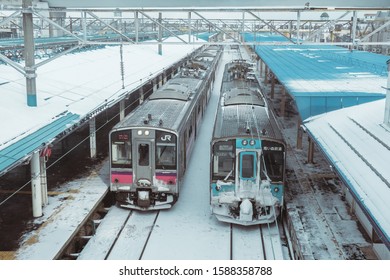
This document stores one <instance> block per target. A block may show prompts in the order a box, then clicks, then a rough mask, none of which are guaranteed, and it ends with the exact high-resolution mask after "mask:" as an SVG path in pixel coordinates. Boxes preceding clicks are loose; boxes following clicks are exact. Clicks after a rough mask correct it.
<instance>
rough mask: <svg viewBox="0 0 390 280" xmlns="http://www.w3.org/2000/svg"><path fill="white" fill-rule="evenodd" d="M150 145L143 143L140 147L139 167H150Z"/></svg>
mask: <svg viewBox="0 0 390 280" xmlns="http://www.w3.org/2000/svg"><path fill="white" fill-rule="evenodd" d="M149 154H150V153H149V144H146V143H141V144H139V145H138V165H140V166H148V165H149V157H150V156H149Z"/></svg>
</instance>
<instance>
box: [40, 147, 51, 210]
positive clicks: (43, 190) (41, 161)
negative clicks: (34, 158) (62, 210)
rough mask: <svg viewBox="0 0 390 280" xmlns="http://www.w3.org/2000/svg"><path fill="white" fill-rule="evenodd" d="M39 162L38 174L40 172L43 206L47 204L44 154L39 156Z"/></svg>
mask: <svg viewBox="0 0 390 280" xmlns="http://www.w3.org/2000/svg"><path fill="white" fill-rule="evenodd" d="M39 163H40V171H41V172H40V174H41V190H42V192H41V193H42V205H43V206H45V205H47V204H49V199H48V196H47V174H46V156H45V155H42V156H40V157H39Z"/></svg>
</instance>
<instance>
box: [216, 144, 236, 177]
mask: <svg viewBox="0 0 390 280" xmlns="http://www.w3.org/2000/svg"><path fill="white" fill-rule="evenodd" d="M234 161H235V157H234V145H233V142H232V141H223V142H217V143H215V144H214V146H213V163H212V164H213V165H212V169H213V173H212V174H213V179H214V180H218V179H225V180H227V179H229V178H234V176H235V173H234Z"/></svg>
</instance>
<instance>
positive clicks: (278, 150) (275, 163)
mask: <svg viewBox="0 0 390 280" xmlns="http://www.w3.org/2000/svg"><path fill="white" fill-rule="evenodd" d="M262 164H263V167H262V173H265V174H267V175H268V177H269V178H270V179H271V180H272V181H283V170H284V148H283V146H282V145H281V144H278V143H272V142H270V143H268V144H267V143H266V144H265V145H263V160H262ZM265 174H264V175H265ZM265 177H266V176H265Z"/></svg>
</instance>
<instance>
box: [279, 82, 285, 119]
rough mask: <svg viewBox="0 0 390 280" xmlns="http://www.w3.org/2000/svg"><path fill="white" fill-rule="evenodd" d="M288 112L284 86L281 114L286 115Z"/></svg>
mask: <svg viewBox="0 0 390 280" xmlns="http://www.w3.org/2000/svg"><path fill="white" fill-rule="evenodd" d="M285 113H286V88H285V87H283V88H282V100H281V102H280V116H281V117H284V115H285Z"/></svg>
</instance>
